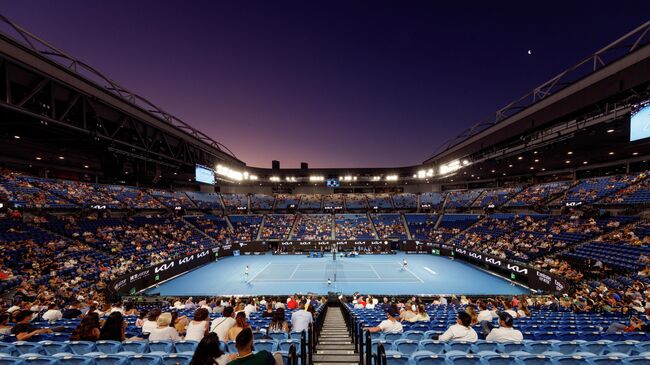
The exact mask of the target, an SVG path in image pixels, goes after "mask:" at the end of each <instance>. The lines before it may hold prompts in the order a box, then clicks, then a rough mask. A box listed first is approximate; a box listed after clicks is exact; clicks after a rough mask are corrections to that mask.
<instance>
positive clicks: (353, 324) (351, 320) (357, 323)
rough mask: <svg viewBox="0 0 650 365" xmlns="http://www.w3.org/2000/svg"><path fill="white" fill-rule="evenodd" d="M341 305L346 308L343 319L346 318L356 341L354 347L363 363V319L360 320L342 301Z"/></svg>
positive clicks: (360, 361) (346, 322)
mask: <svg viewBox="0 0 650 365" xmlns="http://www.w3.org/2000/svg"><path fill="white" fill-rule="evenodd" d="M341 306H342V307H343V308H344V310H345V311H344V314H343V320H345V325H346V326H347V328H348V332H349V333H350V337H352V341H353V343H354V349H355V350H356V351H357V353H358V354H359V364H363V360H364V359H363V353H364V351H363V337H362V335H363V333H362V331H361V328H362V324H363V321H361V320H358V319H357V318H356V317H355V316H354V315H353V314H352V311H350V308H349V307H348V306H347V304H345V303H341Z"/></svg>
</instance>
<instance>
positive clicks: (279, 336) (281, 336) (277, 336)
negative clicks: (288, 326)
mask: <svg viewBox="0 0 650 365" xmlns="http://www.w3.org/2000/svg"><path fill="white" fill-rule="evenodd" d="M267 336H268V337H270V338H271V339H273V340H276V341H280V340H286V339H288V338H289V334H288V333H286V332H269V333H267Z"/></svg>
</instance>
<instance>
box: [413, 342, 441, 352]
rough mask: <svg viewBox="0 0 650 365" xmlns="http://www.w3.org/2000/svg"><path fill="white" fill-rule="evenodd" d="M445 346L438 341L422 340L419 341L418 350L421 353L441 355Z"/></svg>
mask: <svg viewBox="0 0 650 365" xmlns="http://www.w3.org/2000/svg"><path fill="white" fill-rule="evenodd" d="M445 349H446V344H445V343H444V342H440V341H434V340H422V341H420V346H419V350H421V351H430V352H433V353H434V354H442V353H443V352H445Z"/></svg>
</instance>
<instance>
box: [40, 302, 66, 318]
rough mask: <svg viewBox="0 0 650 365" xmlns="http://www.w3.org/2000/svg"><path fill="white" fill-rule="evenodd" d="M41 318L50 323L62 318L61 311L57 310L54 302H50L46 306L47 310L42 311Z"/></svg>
mask: <svg viewBox="0 0 650 365" xmlns="http://www.w3.org/2000/svg"><path fill="white" fill-rule="evenodd" d="M42 318H43V319H44V320H46V321H48V322H50V323H52V322H56V321H58V320H60V319H61V318H63V313H61V311H60V310H59V308H58V307H57V306H56V304H54V303H53V304H50V305H49V306H48V307H47V311H46V312H45V313H43V315H42Z"/></svg>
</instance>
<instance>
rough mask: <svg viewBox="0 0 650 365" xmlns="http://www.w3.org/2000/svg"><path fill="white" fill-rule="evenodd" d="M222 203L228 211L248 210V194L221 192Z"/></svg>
mask: <svg viewBox="0 0 650 365" xmlns="http://www.w3.org/2000/svg"><path fill="white" fill-rule="evenodd" d="M221 198H222V199H223V205H224V207H225V209H226V211H228V212H229V213H233V212H244V213H246V212H247V211H248V195H246V194H221Z"/></svg>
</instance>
